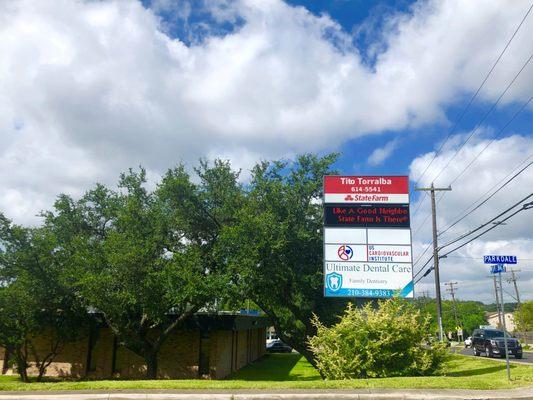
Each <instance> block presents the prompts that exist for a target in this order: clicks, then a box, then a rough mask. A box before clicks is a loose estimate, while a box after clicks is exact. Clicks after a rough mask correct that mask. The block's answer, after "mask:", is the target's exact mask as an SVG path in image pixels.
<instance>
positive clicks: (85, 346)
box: [0, 313, 269, 379]
mask: <svg viewBox="0 0 533 400" xmlns="http://www.w3.org/2000/svg"><path fill="white" fill-rule="evenodd" d="M268 325H269V324H268V319H267V318H266V317H263V316H257V315H242V314H234V313H218V314H212V313H197V314H195V315H194V316H193V317H192V318H190V319H189V320H187V321H186V323H185V324H184V326H183V327H182V328H181V329H178V330H176V331H174V333H173V334H172V335H171V336H170V337H168V338H167V340H166V341H165V343H164V344H163V346H162V348H161V350H160V351H159V359H158V378H163V379H164V378H172V379H194V378H211V379H218V378H224V377H226V376H228V375H230V374H231V373H232V372H234V371H237V370H238V369H240V368H242V367H243V366H245V365H247V364H249V363H251V362H252V361H254V360H257V359H258V358H259V357H261V356H262V355H264V354H265V335H266V330H265V329H266V327H267V326H268ZM35 344H36V347H37V352H38V353H39V350H41V353H42V354H44V353H45V352H46V349H47V346H49V341H48V340H47V338H46V336H45V335H43V337H42V339H41V338H40V337H37V338H36V340H35ZM6 358H7V357H6V351H5V349H2V348H0V367H1V368H2V369H1V373H2V374H15V373H16V370H14V369H13V368H11V367H10V366H9V365H8V363H7V360H6ZM30 361H31V360H30ZM30 365H31V362H30ZM145 371H146V365H145V363H144V360H143V359H142V358H141V357H139V356H137V355H136V354H134V353H133V352H131V351H130V350H128V349H126V348H124V347H122V346H119V345H118V344H117V340H116V338H115V337H114V335H113V334H112V332H111V330H110V329H109V328H108V327H107V326H105V325H103V324H100V325H99V326H97V327H95V328H93V329H92V330H91V331H90V332H86V333H83V334H80V338H79V339H78V340H77V341H76V342H73V343H69V344H66V345H65V346H64V347H63V348H62V349H61V350H60V351H59V353H58V355H57V356H56V357H55V359H54V361H53V362H52V364H51V365H50V366H49V367H48V368H47V369H46V374H45V376H50V377H68V378H76V379H81V378H84V379H108V378H124V379H132V378H133V379H134V378H143V377H144V372H145ZM28 373H29V374H30V375H33V374H37V369H36V368H35V367H30V368H29V369H28Z"/></svg>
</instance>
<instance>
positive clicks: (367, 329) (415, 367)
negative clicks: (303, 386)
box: [308, 298, 448, 379]
mask: <svg viewBox="0 0 533 400" xmlns="http://www.w3.org/2000/svg"><path fill="white" fill-rule="evenodd" d="M313 323H314V325H315V326H316V328H317V335H316V336H313V337H311V338H310V339H309V341H308V343H309V347H310V349H311V351H312V352H313V353H314V355H315V359H316V367H317V369H318V370H319V372H320V374H321V375H322V377H324V378H325V379H354V378H373V377H389V376H421V375H430V374H433V373H435V372H437V371H438V369H439V368H440V366H441V365H442V363H443V361H445V359H446V358H447V356H448V351H447V350H446V346H445V344H443V343H434V342H433V343H432V341H431V340H430V332H431V329H430V321H429V316H424V317H423V316H421V314H420V312H419V311H415V309H414V308H413V307H412V306H411V305H410V304H408V303H407V302H405V300H402V299H399V298H394V299H390V300H385V301H380V302H379V303H378V307H377V308H373V307H372V304H370V303H369V304H367V305H366V306H364V307H363V308H355V307H353V306H352V305H351V304H350V305H348V308H347V309H346V311H345V313H344V315H343V316H342V317H341V318H340V321H339V322H338V323H337V324H336V325H333V326H331V327H326V326H324V325H323V324H322V323H321V322H320V321H319V320H318V318H317V317H316V316H315V318H314V320H313Z"/></svg>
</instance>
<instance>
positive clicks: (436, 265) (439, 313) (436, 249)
mask: <svg viewBox="0 0 533 400" xmlns="http://www.w3.org/2000/svg"><path fill="white" fill-rule="evenodd" d="M415 190H423V191H429V192H431V216H432V222H433V268H434V270H435V300H436V303H437V323H438V325H439V340H440V341H441V342H442V341H443V338H444V332H443V330H442V302H441V295H440V275H439V245H438V242H437V208H436V206H435V192H436V191H445V190H452V188H451V187H450V186H448V187H447V188H436V187H435V186H434V185H433V182H431V186H430V187H429V188H415Z"/></svg>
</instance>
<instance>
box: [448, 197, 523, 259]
mask: <svg viewBox="0 0 533 400" xmlns="http://www.w3.org/2000/svg"><path fill="white" fill-rule="evenodd" d="M529 204H531V205H533V203H529ZM526 209H527V208H524V207H522V208H521V209H519V210H516V211H515V212H514V213H512V214H511V215H509V216H508V217H505V218H504V219H502V220H501V221H500V223H499V224H496V225H493V226H491V227H490V228H489V229H487V230H486V231H483V232H481V233H480V234H479V235H476V236H474V237H473V238H472V239H470V240H468V241H467V242H465V243H463V244H461V245H459V246H457V247H455V248H453V249H452V250H450V251H448V252H447V253H446V254H443V255H442V256H440V257H441V258H444V257H446V256H448V254H451V253H453V252H454V251H457V250H459V249H460V248H462V247H465V246H466V245H467V244H468V243H471V242H473V241H474V240H476V239H477V238H479V237H481V236H483V235H485V234H487V233H489V232H490V231H491V230H493V229H494V228H496V227H498V226H499V225H500V224H501V222H505V221H507V220H509V219H511V218H512V217H514V216H515V215H516V214H518V213H519V212H522V211H524V210H526Z"/></svg>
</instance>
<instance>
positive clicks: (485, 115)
mask: <svg viewBox="0 0 533 400" xmlns="http://www.w3.org/2000/svg"><path fill="white" fill-rule="evenodd" d="M532 58H533V54H531V55H530V56H529V58H528V59H527V60H526V62H525V63H524V64H523V65H522V68H520V70H519V71H518V72H517V73H516V75H515V76H514V77H513V79H512V80H511V82H509V84H508V85H507V86H506V87H505V89H504V91H503V92H502V93H501V94H500V95H499V96H498V99H496V101H495V102H494V103H493V104H492V106H491V107H490V108H489V109H488V111H487V112H486V113H485V114H484V115H483V117H482V118H481V120H480V121H479V122H478V123H477V124H476V125H475V126H474V129H473V130H472V131H471V132H470V135H468V137H467V138H466V140H465V141H463V143H461V145H460V146H459V148H458V149H457V150H456V151H455V153H454V154H453V155H452V156H451V157H450V159H448V162H447V163H446V165H445V166H444V167H442V168H441V170H440V171H439V173H438V174H437V175H436V176H435V177H434V178H433V179H432V182H435V181H436V180H437V179H438V178H439V176H441V174H442V173H443V172H444V171H445V170H446V168H448V166H449V165H450V163H451V162H452V161H453V160H454V159H455V157H457V155H458V154H459V153H460V152H461V150H462V149H463V148H464V146H465V145H466V144H467V143H468V142H469V141H470V139H471V138H472V137H473V136H474V135H475V133H476V132H477V131H478V129H479V127H480V126H481V124H482V123H483V122H485V120H486V119H487V117H488V116H489V115H490V114H491V113H492V111H493V110H494V109H495V108H496V106H497V105H498V104H499V103H500V101H501V99H502V98H503V96H505V94H506V93H507V91H508V90H509V89H510V88H511V86H512V85H513V83H514V82H515V81H516V79H517V78H518V77H519V76H520V74H521V73H522V71H524V69H525V68H526V66H527V65H528V64H529V62H530V61H531V59H532Z"/></svg>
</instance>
